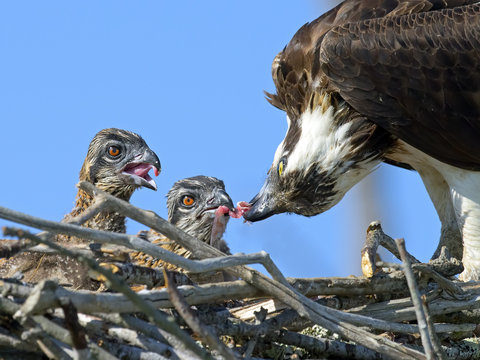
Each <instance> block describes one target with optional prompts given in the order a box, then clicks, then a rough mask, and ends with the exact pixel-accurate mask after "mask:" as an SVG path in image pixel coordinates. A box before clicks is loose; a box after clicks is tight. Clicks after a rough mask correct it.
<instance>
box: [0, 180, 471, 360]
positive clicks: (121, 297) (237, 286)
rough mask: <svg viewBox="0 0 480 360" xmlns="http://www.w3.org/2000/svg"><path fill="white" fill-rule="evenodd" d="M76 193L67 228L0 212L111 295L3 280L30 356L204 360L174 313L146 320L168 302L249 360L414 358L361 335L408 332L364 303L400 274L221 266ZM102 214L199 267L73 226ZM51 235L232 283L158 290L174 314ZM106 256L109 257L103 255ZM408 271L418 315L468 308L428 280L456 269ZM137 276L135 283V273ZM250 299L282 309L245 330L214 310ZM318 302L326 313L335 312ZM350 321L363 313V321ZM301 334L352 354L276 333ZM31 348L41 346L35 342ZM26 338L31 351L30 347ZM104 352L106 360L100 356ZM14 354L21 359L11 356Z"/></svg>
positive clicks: (466, 299)
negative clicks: (80, 266) (308, 330)
mask: <svg viewBox="0 0 480 360" xmlns="http://www.w3.org/2000/svg"><path fill="white" fill-rule="evenodd" d="M79 186H80V187H81V188H82V189H83V190H84V191H86V192H87V193H89V194H90V195H92V196H94V198H95V205H94V207H92V208H90V210H89V211H88V212H86V213H84V214H83V215H81V216H79V217H76V218H73V219H70V220H69V223H56V222H51V221H46V220H42V219H39V218H35V217H31V216H28V215H25V214H21V213H18V212H14V211H12V210H8V209H5V208H1V207H0V217H3V218H7V219H9V220H13V221H16V222H19V223H22V224H25V225H29V226H33V227H37V228H39V229H42V230H46V231H48V232H49V233H42V238H41V239H39V238H38V237H35V236H33V235H31V234H28V233H24V237H28V238H29V239H32V241H38V242H41V243H46V244H48V246H51V248H53V249H54V250H53V251H56V252H59V253H60V254H66V255H68V256H72V257H75V258H76V259H78V260H79V261H83V262H84V263H86V264H87V266H89V267H90V268H91V269H94V270H95V271H98V272H99V273H101V274H102V275H103V274H105V276H106V277H107V279H108V281H109V282H110V283H111V284H112V285H113V286H112V289H114V290H116V291H119V292H113V293H95V292H88V291H74V290H67V289H65V288H63V287H61V286H58V285H57V284H54V283H51V282H45V283H42V284H39V285H37V286H36V287H35V288H34V289H33V288H32V287H30V286H27V285H23V284H18V283H15V282H7V281H3V282H0V290H1V292H2V296H10V298H11V299H14V300H15V302H14V301H11V300H7V299H5V298H4V297H0V312H2V313H4V314H10V316H12V315H13V314H14V313H17V315H16V317H17V318H18V320H19V321H21V323H20V324H19V326H20V328H21V331H23V332H24V333H25V334H28V335H30V337H29V338H28V339H29V340H30V342H31V344H32V345H34V346H33V347H32V349H34V350H33V351H36V352H37V353H38V352H39V351H40V349H42V350H43V351H44V352H45V351H49V349H48V346H49V344H50V343H51V342H52V341H53V339H56V340H55V342H56V343H58V342H59V343H58V344H60V345H57V346H56V347H52V348H51V349H53V351H54V352H55V353H56V354H51V355H52V356H58V357H60V358H62V357H63V356H67V357H68V358H69V357H70V356H74V357H75V356H76V357H79V356H82V355H83V354H82V353H81V351H82V349H83V350H85V351H90V353H91V354H92V356H94V357H97V358H100V359H111V358H114V356H113V355H115V356H119V357H124V356H128V357H130V358H138V359H140V358H151V359H159V358H165V357H166V356H167V353H170V352H171V353H172V358H178V359H183V358H198V357H203V358H207V357H209V356H210V354H208V353H207V352H206V351H204V350H201V351H198V348H193V347H192V346H190V345H191V341H192V340H191V337H190V336H184V335H180V334H185V333H184V332H183V331H182V332H181V333H179V332H178V331H179V330H180V327H178V325H175V326H173V322H172V321H173V318H176V321H178V322H179V324H180V326H183V325H184V323H183V322H182V320H181V319H180V318H179V317H178V315H177V314H176V313H172V317H168V318H167V317H166V316H164V315H161V314H163V313H161V312H160V311H158V310H156V309H159V308H167V307H172V306H173V305H175V304H176V305H177V307H178V309H179V310H180V312H181V313H182V315H183V317H184V318H185V319H186V320H187V323H189V325H190V326H192V328H194V329H195V331H196V332H203V331H204V330H205V329H206V328H207V326H211V327H213V328H214V329H215V331H216V332H217V334H218V335H227V336H233V337H240V338H245V339H246V341H247V344H250V348H249V349H250V350H248V349H247V352H246V353H245V354H246V355H249V352H250V351H253V349H254V347H255V351H257V350H258V349H261V347H262V346H264V345H266V343H267V342H268V343H269V344H272V343H273V342H281V343H283V344H287V345H292V346H300V347H303V348H305V349H307V350H308V351H309V352H310V354H316V355H320V356H327V355H328V356H334V357H350V356H355V357H356V358H372V357H373V356H375V358H379V359H380V358H383V357H393V358H420V359H421V358H425V356H424V355H423V354H422V353H421V352H419V351H416V350H413V349H411V348H408V347H406V346H404V345H402V344H399V343H396V342H393V341H391V340H390V339H388V338H385V337H382V336H378V335H375V334H373V333H370V332H368V331H365V328H369V329H371V331H372V332H376V331H379V330H380V331H388V332H393V333H396V334H401V333H407V334H410V333H418V331H419V329H418V326H417V325H415V324H408V323H400V321H403V320H413V319H415V312H414V310H415V307H414V306H413V305H412V303H411V301H409V300H408V299H406V298H405V299H400V300H391V301H386V302H385V301H384V302H382V303H377V304H371V303H372V302H375V301H377V302H378V301H380V300H381V299H382V298H385V297H386V298H388V296H391V295H392V294H393V295H395V296H397V297H398V296H406V295H407V294H408V287H407V284H406V281H405V276H404V275H403V273H402V272H400V271H393V272H391V273H388V274H379V275H375V276H373V277H372V278H371V279H363V278H347V279H341V278H330V279H322V278H317V279H288V280H287V279H285V278H284V276H283V274H282V273H281V272H280V271H279V269H278V268H277V267H276V266H275V264H274V263H273V261H272V260H271V259H270V257H269V256H268V254H266V253H263V252H260V253H257V254H249V255H245V254H235V255H232V256H224V254H223V253H221V252H220V251H218V250H217V249H215V248H213V247H211V246H209V245H208V244H205V243H202V242H199V241H198V240H196V239H194V238H192V237H191V236H189V235H187V234H185V233H183V232H182V231H181V230H179V229H177V228H175V227H174V226H172V225H171V224H169V223H168V222H166V221H165V220H164V219H162V218H160V217H158V216H157V215H156V214H155V213H153V212H150V211H145V210H142V209H138V208H136V207H134V206H133V205H131V204H129V203H126V202H124V201H121V200H119V199H117V198H114V197H112V196H110V195H108V194H105V193H103V192H101V191H99V190H98V189H95V188H94V187H93V186H92V185H91V184H88V183H81V184H80V185H79ZM105 210H108V211H116V212H119V213H121V214H123V215H125V216H127V217H130V218H131V219H133V220H136V221H139V222H141V223H143V224H144V225H146V226H148V227H150V228H152V229H154V230H156V231H158V232H160V233H162V234H164V235H165V236H167V237H169V238H170V239H172V240H173V241H176V242H177V243H179V244H180V245H181V246H183V247H185V248H186V249H188V250H190V251H192V252H194V253H195V254H196V257H198V258H200V259H201V260H188V259H185V258H183V257H180V256H178V255H176V254H174V253H171V252H168V251H166V250H164V249H162V248H160V247H157V246H156V245H154V244H151V243H149V242H148V241H145V240H143V239H141V238H138V237H136V236H131V235H125V234H115V233H108V232H102V231H97V230H92V229H87V228H84V227H80V226H78V224H81V223H83V222H84V221H87V220H88V219H89V218H90V217H91V216H94V215H95V214H96V213H98V211H105ZM375 231H376V232H375V234H377V235H376V236H378V239H379V240H378V244H379V245H382V246H384V247H386V248H387V249H388V248H389V247H390V248H391V243H390V242H389V239H390V240H391V238H389V237H388V236H387V235H385V234H383V232H380V231H381V228H379V230H378V229H377V230H375ZM51 234H67V235H73V236H76V237H81V238H85V239H88V240H91V241H94V242H97V243H101V244H115V246H117V248H118V246H125V247H128V248H131V249H134V250H135V251H143V252H145V253H147V254H149V255H152V256H155V257H157V258H160V259H162V260H163V261H166V262H170V263H173V264H175V265H176V266H178V267H181V268H184V269H186V270H188V271H190V272H205V271H212V270H220V269H221V270H223V271H226V272H228V273H230V274H232V275H234V276H235V277H239V278H241V279H243V280H238V281H233V282H228V283H218V284H206V285H200V286H197V285H196V286H192V285H187V286H179V287H178V288H176V287H175V288H174V289H173V291H172V289H170V292H171V294H173V297H172V299H173V298H175V300H173V303H174V304H172V301H171V300H170V299H169V298H168V294H167V290H165V289H162V290H151V291H142V292H141V293H139V294H135V293H133V292H131V290H130V289H129V288H128V286H127V285H126V284H125V281H123V280H127V281H129V282H130V283H135V282H137V281H138V282H143V281H144V280H147V282H148V281H150V280H151V283H149V284H148V285H151V286H155V285H158V284H159V282H158V281H154V280H155V279H157V280H159V276H158V275H159V273H158V271H153V273H152V272H147V271H145V269H140V268H133V267H131V266H130V265H128V264H122V263H116V264H115V265H116V266H117V267H118V268H119V269H121V272H118V271H117V273H118V274H121V275H122V278H123V280H122V279H119V278H118V277H115V276H113V274H111V273H109V272H108V271H106V270H105V269H102V268H101V267H99V266H98V264H96V263H95V261H94V260H93V257H94V256H95V255H96V254H97V253H96V252H95V253H93V252H91V251H90V250H89V249H76V251H72V249H65V248H62V247H59V246H58V245H57V244H55V243H52V242H50V241H48V237H49V236H51ZM382 234H383V235H382ZM45 238H46V239H47V240H45ZM382 239H383V240H382ZM384 244H386V245H384ZM107 246H108V245H107ZM107 246H106V247H107ZM113 248H114V249H115V247H113ZM372 249H373V248H372ZM30 250H31V249H30ZM34 250H35V251H44V252H48V251H51V250H48V249H45V248H40V249H38V247H37V248H35V249H34ZM107 252H108V251H107ZM250 263H261V264H263V265H264V267H265V268H266V269H267V271H268V272H269V273H270V274H271V275H272V278H273V279H271V278H269V277H267V276H265V275H263V274H261V273H259V272H258V271H255V270H253V269H250V268H248V267H246V266H244V265H245V264H250ZM373 263H374V262H373ZM412 267H413V268H414V269H416V270H419V272H418V274H419V276H418V278H417V281H418V282H419V286H421V287H422V289H423V291H425V292H427V294H428V302H429V312H430V313H431V314H432V315H438V314H448V313H452V312H454V311H458V310H459V309H460V310H461V309H469V310H471V309H475V308H478V307H480V291H479V290H478V288H471V287H470V288H468V289H467V288H466V287H465V286H463V285H461V284H457V283H455V282H452V281H451V280H449V279H446V278H444V277H443V276H441V275H439V274H437V273H436V271H438V272H440V273H441V274H444V275H446V276H449V275H450V274H453V273H455V271H457V270H458V267H459V266H458V264H454V263H445V262H442V261H437V262H436V263H434V262H432V263H431V264H429V265H428V266H426V265H425V264H414V265H413V266H412ZM432 269H433V270H432ZM142 271H143V273H141V272H142ZM147 273H148V274H147ZM152 274H153V275H152ZM142 276H143V278H142ZM132 294H133V295H132ZM305 295H308V296H318V295H335V297H333V298H332V297H327V298H320V299H317V301H316V302H315V301H312V300H311V299H308V298H307V297H305ZM365 295H374V296H365ZM260 297H266V298H268V299H272V298H273V299H274V301H275V302H276V303H277V304H278V306H276V307H275V309H274V310H275V311H276V313H278V312H279V309H282V308H285V310H281V311H280V313H279V314H277V315H275V316H273V317H271V318H266V319H265V318H262V319H261V320H262V321H257V323H256V324H252V323H249V322H245V321H242V320H239V319H234V318H233V317H232V316H231V314H230V313H229V312H228V308H227V307H225V305H224V304H223V302H224V301H225V300H231V299H238V300H243V299H247V298H260ZM445 297H447V298H445ZM183 301H185V303H184V302H183ZM268 301H272V300H268ZM395 301H396V302H395ZM22 303H23V304H22ZM211 303H218V304H222V305H220V306H219V308H220V310H219V311H214V310H212V309H211V308H209V307H205V306H201V307H199V308H198V309H197V311H196V312H195V313H192V312H188V311H187V312H185V311H184V310H190V309H189V308H188V306H187V304H189V305H192V304H198V305H199V304H211ZM21 304H22V305H21ZM62 304H63V306H64V308H65V306H66V308H65V309H66V312H65V314H63V313H62V312H61V311H55V312H53V313H52V314H53V315H52V316H53V318H52V319H53V320H54V321H52V320H49V319H47V318H46V317H44V316H42V315H37V314H43V313H44V312H45V311H47V310H49V309H55V308H57V309H58V308H59V307H61V306H62ZM241 304H242V306H244V307H245V306H247V305H248V304H249V302H248V301H247V302H245V300H243V301H242V302H241ZM321 304H324V305H328V306H332V307H334V308H335V309H332V308H328V307H327V306H323V305H321ZM179 306H180V307H179ZM260 306H261V305H260ZM352 306H356V308H352V309H351V310H350V312H344V311H338V310H336V309H348V308H351V307H352ZM74 308H76V310H77V311H78V312H79V320H78V321H76V320H75V314H76V312H75V310H74ZM139 309H141V310H142V311H143V312H144V313H146V314H148V317H147V318H145V317H143V318H138V317H135V316H133V315H132V313H134V312H138V311H139ZM200 309H207V310H205V312H204V310H200ZM159 314H160V315H159ZM362 314H365V315H367V314H368V315H369V316H364V315H362ZM265 315H266V313H265ZM162 317H163V319H162ZM160 320H162V321H164V320H166V321H167V322H168V323H167V325H169V324H170V325H172V326H171V327H168V326H167V327H166V325H165V324H164V323H163V325H162V328H157V327H156V326H155V325H160V323H162V322H161V321H160ZM192 321H193V322H192ZM202 324H204V325H202ZM308 324H319V325H321V326H323V327H325V328H327V329H329V330H330V331H332V332H334V333H337V334H340V335H341V336H343V337H344V338H345V339H349V340H353V341H355V342H356V343H357V344H360V345H355V344H348V343H345V342H342V341H336V340H326V339H318V338H314V337H311V336H308V335H302V334H297V333H295V332H293V331H288V330H285V329H284V328H285V327H288V328H289V329H293V328H295V327H298V328H301V327H305V326H306V325H308ZM67 327H69V328H70V329H76V330H71V331H70V333H69V332H66V330H65V328H67ZM81 329H84V330H85V332H84V334H83V335H82V334H81ZM431 329H432V331H433V329H434V330H435V331H436V332H443V333H447V332H450V331H454V332H463V333H471V332H473V331H474V329H475V325H474V324H438V323H436V324H432V327H431ZM172 334H175V336H172ZM1 335H2V334H1V332H0V345H2V341H3V342H4V343H5V344H11V345H6V346H8V347H11V346H13V347H15V344H17V342H15V341H14V340H15V337H14V336H13V335H12V336H10V337H9V338H5V339H3V338H2V336H1ZM185 335H186V334H185ZM216 338H217V337H216V336H214V335H210V340H209V341H213V342H210V344H211V347H215V348H217V349H218V350H219V351H225V347H224V346H223V345H221V344H219V343H216V344H215V343H214V342H215V341H216ZM2 339H3V340H2ZM43 339H44V340H45V341H42V340H43ZM81 339H83V340H84V343H81ZM98 339H101V342H102V343H103V345H102V347H103V348H100V347H98V346H97V345H96V343H95V341H96V340H98ZM37 340H40V341H39V342H37ZM32 341H33V342H32ZM166 342H168V344H170V345H168V344H167V343H166ZM189 342H190V345H189ZM37 343H38V347H37V345H36V344H37ZM45 344H47V346H45ZM69 346H73V348H74V349H77V353H76V354H75V353H72V352H71V350H69ZM189 346H190V348H191V349H192V350H194V351H196V354H195V353H192V352H189V351H188V350H187V348H188V347H189ZM105 349H107V350H108V351H109V352H107V351H105ZM19 350H21V349H20V348H19ZM112 354H113V355H112ZM225 354H230V355H232V354H231V353H230V352H228V350H227V352H226V353H224V356H223V358H226V357H227V356H229V355H225ZM382 354H383V355H382ZM233 356H234V355H233Z"/></svg>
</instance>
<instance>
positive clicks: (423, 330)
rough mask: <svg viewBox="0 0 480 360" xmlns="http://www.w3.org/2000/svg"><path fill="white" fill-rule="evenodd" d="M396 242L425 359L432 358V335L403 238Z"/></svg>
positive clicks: (433, 354)
mask: <svg viewBox="0 0 480 360" xmlns="http://www.w3.org/2000/svg"><path fill="white" fill-rule="evenodd" d="M395 243H396V244H397V247H398V251H399V253H400V257H401V259H402V261H403V271H404V272H405V277H406V278H407V283H408V288H409V289H410V294H411V297H412V302H413V305H414V307H415V313H416V315H417V322H418V329H419V331H420V336H421V338H422V344H423V348H424V350H425V354H426V355H427V359H434V358H435V352H434V350H433V344H432V341H433V339H432V337H431V335H430V333H429V331H428V327H427V320H426V318H425V312H424V311H423V310H424V309H423V306H422V300H421V298H420V294H419V291H418V288H417V284H416V281H415V276H414V275H413V271H412V268H411V262H410V258H409V257H408V256H407V250H406V249H405V240H403V239H397V240H395Z"/></svg>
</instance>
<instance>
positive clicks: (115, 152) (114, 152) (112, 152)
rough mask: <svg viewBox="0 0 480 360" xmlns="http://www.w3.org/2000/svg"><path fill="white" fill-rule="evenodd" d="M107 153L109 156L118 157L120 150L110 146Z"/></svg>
mask: <svg viewBox="0 0 480 360" xmlns="http://www.w3.org/2000/svg"><path fill="white" fill-rule="evenodd" d="M108 153H109V154H110V155H111V156H118V155H120V149H119V148H118V147H116V146H110V147H109V148H108Z"/></svg>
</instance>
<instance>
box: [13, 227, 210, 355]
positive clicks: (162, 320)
mask: <svg viewBox="0 0 480 360" xmlns="http://www.w3.org/2000/svg"><path fill="white" fill-rule="evenodd" d="M70 226H73V225H70ZM4 233H5V235H9V236H17V237H19V238H27V239H30V240H32V241H34V242H36V243H43V244H46V245H48V246H49V247H51V248H53V249H55V250H57V251H58V252H60V253H62V254H64V255H67V256H70V257H72V258H75V259H77V260H78V261H80V262H81V263H83V264H85V265H87V266H88V267H89V268H91V269H93V270H95V271H96V272H98V273H100V274H102V275H103V276H105V278H107V279H108V281H109V282H110V284H111V286H112V288H114V289H115V290H117V291H119V292H121V293H123V294H124V295H125V296H126V297H127V298H128V299H129V300H130V301H131V302H132V303H134V304H135V305H136V306H137V307H138V309H140V310H141V311H142V312H144V313H145V314H146V315H147V316H148V317H149V318H150V319H151V320H152V321H153V322H154V323H155V324H156V325H158V326H159V327H161V328H162V329H164V330H166V331H168V332H170V333H171V334H173V335H175V336H177V337H178V338H180V339H182V342H183V343H184V344H185V345H186V346H187V347H188V348H189V349H190V350H192V351H193V352H194V353H196V354H197V355H198V356H200V357H201V358H203V359H207V358H209V356H208V354H207V353H206V352H205V351H204V350H203V349H201V348H200V347H198V345H197V344H196V343H195V342H194V341H193V340H192V339H191V338H190V337H189V336H188V335H187V334H186V333H185V332H184V331H182V330H181V329H180V328H179V327H178V326H177V325H176V324H175V323H174V322H173V321H172V320H170V319H168V318H167V317H166V316H165V315H163V314H162V313H160V312H159V311H157V310H156V309H155V308H154V307H153V306H152V305H151V304H150V303H148V302H146V301H144V300H143V299H142V298H140V297H139V296H138V295H137V294H136V293H135V292H134V291H132V290H131V289H130V288H129V287H128V286H127V285H126V284H125V283H124V282H122V281H120V280H119V279H118V278H117V277H116V276H115V275H114V274H112V273H111V272H110V271H109V270H107V269H105V268H103V267H101V266H100V265H98V264H97V263H96V262H95V260H93V259H91V258H88V257H85V256H83V255H79V254H76V253H75V252H74V251H71V250H68V249H66V248H63V247H61V246H59V245H58V244H56V243H53V242H51V241H46V240H43V239H40V238H38V237H36V236H35V235H33V234H31V233H29V232H27V231H23V230H17V229H11V228H4Z"/></svg>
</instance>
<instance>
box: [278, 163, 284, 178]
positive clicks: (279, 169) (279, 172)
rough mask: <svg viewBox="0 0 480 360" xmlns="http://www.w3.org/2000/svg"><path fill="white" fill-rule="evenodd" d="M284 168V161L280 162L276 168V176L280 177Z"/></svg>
mask: <svg viewBox="0 0 480 360" xmlns="http://www.w3.org/2000/svg"><path fill="white" fill-rule="evenodd" d="M284 166H285V161H284V160H280V162H279V163H278V166H277V172H278V176H282V174H283V167H284Z"/></svg>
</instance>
